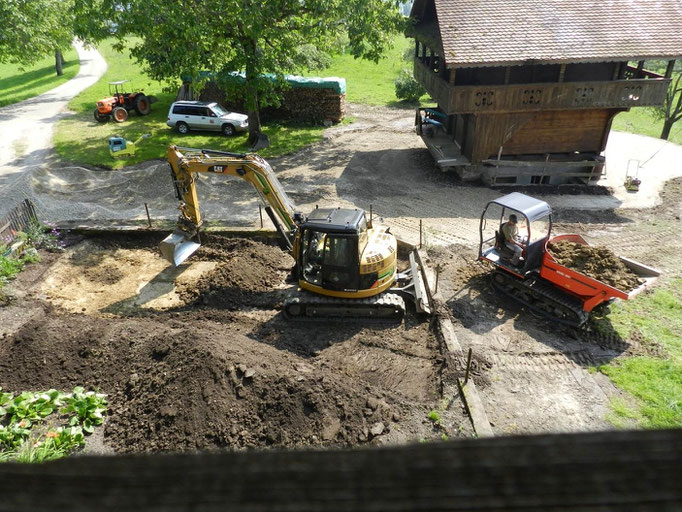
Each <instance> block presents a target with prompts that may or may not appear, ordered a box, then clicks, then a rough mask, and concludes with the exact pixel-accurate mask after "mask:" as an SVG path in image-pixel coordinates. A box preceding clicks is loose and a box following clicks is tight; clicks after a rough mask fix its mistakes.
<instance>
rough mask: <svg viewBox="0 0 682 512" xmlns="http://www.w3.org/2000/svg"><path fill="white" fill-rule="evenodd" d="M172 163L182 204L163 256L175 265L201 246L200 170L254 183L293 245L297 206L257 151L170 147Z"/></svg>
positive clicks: (288, 243)
mask: <svg viewBox="0 0 682 512" xmlns="http://www.w3.org/2000/svg"><path fill="white" fill-rule="evenodd" d="M168 163H169V164H170V167H171V174H172V177H173V183H174V184H175V191H176V194H177V197H178V199H179V200H180V201H181V202H182V203H181V205H180V217H179V219H178V225H177V227H176V229H175V231H173V233H172V234H171V235H169V236H168V237H166V238H165V239H164V240H163V241H162V242H161V244H160V246H159V248H160V250H161V255H162V256H163V258H164V259H166V260H167V261H169V262H170V263H172V264H173V265H175V266H178V265H180V264H181V263H182V262H183V261H185V260H186V259H187V258H189V257H190V256H191V255H192V254H193V253H194V252H195V251H196V250H197V249H198V248H199V247H200V246H201V241H200V239H199V228H200V227H201V225H202V223H203V220H202V217H201V212H200V211H199V200H198V198H197V190H196V175H197V173H210V174H223V175H227V176H236V177H239V178H242V179H243V180H245V181H248V182H249V183H251V185H253V187H254V189H255V190H256V192H257V194H258V196H259V197H260V199H261V201H263V203H264V204H265V211H266V212H267V213H268V215H269V216H270V219H271V220H272V222H273V224H274V225H275V227H276V228H277V231H278V232H279V234H280V236H281V237H282V240H283V243H284V245H285V247H286V248H287V249H289V250H292V248H293V240H292V235H291V233H292V231H293V230H295V228H296V224H295V222H294V214H295V209H296V207H295V205H294V203H293V201H292V200H291V199H290V198H289V196H288V195H287V194H286V192H285V191H284V189H283V188H282V185H281V183H280V182H279V180H278V179H277V177H276V176H275V173H274V172H273V170H272V167H270V164H268V163H267V162H266V161H265V160H263V158H261V157H260V156H258V155H256V154H251V153H249V154H242V153H228V152H226V151H215V150H211V149H195V148H184V147H178V146H170V147H169V148H168Z"/></svg>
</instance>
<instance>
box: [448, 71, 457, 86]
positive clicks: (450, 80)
mask: <svg viewBox="0 0 682 512" xmlns="http://www.w3.org/2000/svg"><path fill="white" fill-rule="evenodd" d="M456 74H457V70H456V69H451V70H450V77H449V82H450V85H455V75H456Z"/></svg>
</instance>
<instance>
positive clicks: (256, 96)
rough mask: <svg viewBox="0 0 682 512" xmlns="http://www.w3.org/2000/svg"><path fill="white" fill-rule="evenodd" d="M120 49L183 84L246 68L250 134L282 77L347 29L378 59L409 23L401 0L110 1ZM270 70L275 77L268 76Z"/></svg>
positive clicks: (360, 48)
mask: <svg viewBox="0 0 682 512" xmlns="http://www.w3.org/2000/svg"><path fill="white" fill-rule="evenodd" d="M104 3H105V4H106V5H107V8H106V9H105V10H106V13H107V14H106V16H107V17H108V19H109V20H110V21H111V22H112V24H113V26H115V27H116V36H117V37H118V38H119V48H121V49H122V48H124V47H125V46H126V44H128V41H129V40H128V39H126V38H128V36H131V35H133V36H138V37H139V39H135V40H134V42H133V43H132V47H131V49H130V51H131V54H132V55H133V56H134V57H135V58H136V59H137V60H138V62H140V63H142V64H143V66H144V67H145V71H146V72H147V73H148V74H149V75H150V76H151V77H152V78H155V79H157V80H161V81H166V82H167V83H177V80H178V78H179V77H181V76H191V77H192V79H193V81H194V83H197V84H201V83H202V80H203V81H205V80H206V77H205V76H202V74H201V72H202V71H212V72H233V71H237V72H242V73H244V77H245V83H244V84H243V89H244V92H245V105H246V108H247V110H248V115H249V131H250V134H251V140H252V141H253V140H254V136H255V135H257V134H258V133H259V132H260V129H261V126H260V117H259V114H258V112H259V108H260V107H263V106H266V105H277V104H278V103H279V101H280V97H279V94H278V91H279V90H281V88H282V87H284V86H285V82H284V80H283V76H284V75H285V74H287V73H297V72H301V71H303V70H304V69H306V68H308V67H310V65H311V61H310V58H309V56H310V55H311V54H315V51H312V52H311V48H312V49H314V50H317V51H318V52H319V51H322V52H329V51H331V50H333V49H334V46H335V45H336V44H337V41H339V39H340V37H341V36H342V35H344V34H345V35H347V37H348V48H349V50H350V52H351V53H352V54H353V55H354V56H355V57H358V58H366V59H372V60H375V61H376V60H378V59H379V57H380V56H381V55H382V53H383V52H384V51H385V49H386V48H387V47H389V46H390V44H391V41H392V34H393V33H395V32H396V31H397V30H398V29H399V28H400V27H401V24H402V22H403V19H404V18H403V17H402V15H401V14H400V13H399V11H398V2H397V1H396V0H128V1H127V2H125V3H121V2H119V1H118V0H104ZM266 74H270V76H266Z"/></svg>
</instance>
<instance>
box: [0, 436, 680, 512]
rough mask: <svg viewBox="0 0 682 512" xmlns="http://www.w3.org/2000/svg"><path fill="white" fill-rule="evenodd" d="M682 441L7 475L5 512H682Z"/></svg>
mask: <svg viewBox="0 0 682 512" xmlns="http://www.w3.org/2000/svg"><path fill="white" fill-rule="evenodd" d="M681 465H682V430H662V431H661V430H654V431H629V432H628V431H618V430H616V431H608V432H595V433H583V434H576V433H573V434H553V435H550V434H545V435H534V436H531V435H528V436H515V437H497V438H485V439H469V440H455V441H447V442H440V443H422V444H413V445H409V446H401V447H395V446H393V447H383V448H364V449H353V450H317V451H312V450H293V451H250V452H241V453H229V452H228V453H187V454H172V455H153V454H144V455H137V456H134V455H124V456H113V457H104V456H99V457H95V456H81V457H71V458H67V459H62V460H58V461H53V462H48V463H44V464H10V463H5V464H0V494H1V495H2V504H1V505H0V508H1V509H2V510H12V511H17V510H22V511H24V510H25V511H31V512H66V511H69V512H85V511H87V512H91V511H94V510H96V511H98V512H122V511H146V512H161V511H164V512H176V511H189V510H192V511H197V512H203V511H218V510H235V511H239V512H266V511H275V510H279V511H289V512H294V511H295V512H328V511H341V510H343V511H345V512H355V511H367V512H369V511H375V512H376V511H384V510H390V511H395V512H402V511H414V512H422V511H424V512H426V511H429V512H432V511H453V512H456V511H470V510H477V511H483V512H492V511H498V512H499V511H511V510H514V511H524V512H528V511H530V512H540V511H542V512H547V511H559V510H561V511H563V512H577V511H582V512H597V511H605V510H635V511H637V512H650V511H663V510H679V508H680V503H682V486H680V479H679V469H680V466H681Z"/></svg>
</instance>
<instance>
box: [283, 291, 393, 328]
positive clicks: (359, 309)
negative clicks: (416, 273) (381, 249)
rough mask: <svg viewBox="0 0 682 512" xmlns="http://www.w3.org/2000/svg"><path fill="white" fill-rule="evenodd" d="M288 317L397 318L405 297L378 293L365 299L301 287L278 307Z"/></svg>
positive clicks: (312, 318)
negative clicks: (326, 293)
mask: <svg viewBox="0 0 682 512" xmlns="http://www.w3.org/2000/svg"><path fill="white" fill-rule="evenodd" d="M282 311H283V313H284V316H285V317H286V318H287V319H289V320H295V321H308V322H321V321H325V320H362V321H363V322H367V321H372V322H374V321H376V322H391V323H393V322H401V321H402V319H403V317H404V316H405V301H404V300H403V298H402V297H401V296H400V295H397V294H395V293H388V292H386V293H382V294H380V295H375V296H374V297H367V298H365V299H340V298H336V297H326V296H323V295H315V294H312V293H309V292H306V291H303V290H298V291H296V292H293V293H292V294H291V295H290V296H289V297H288V298H287V299H286V300H285V301H284V306H283V308H282Z"/></svg>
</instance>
